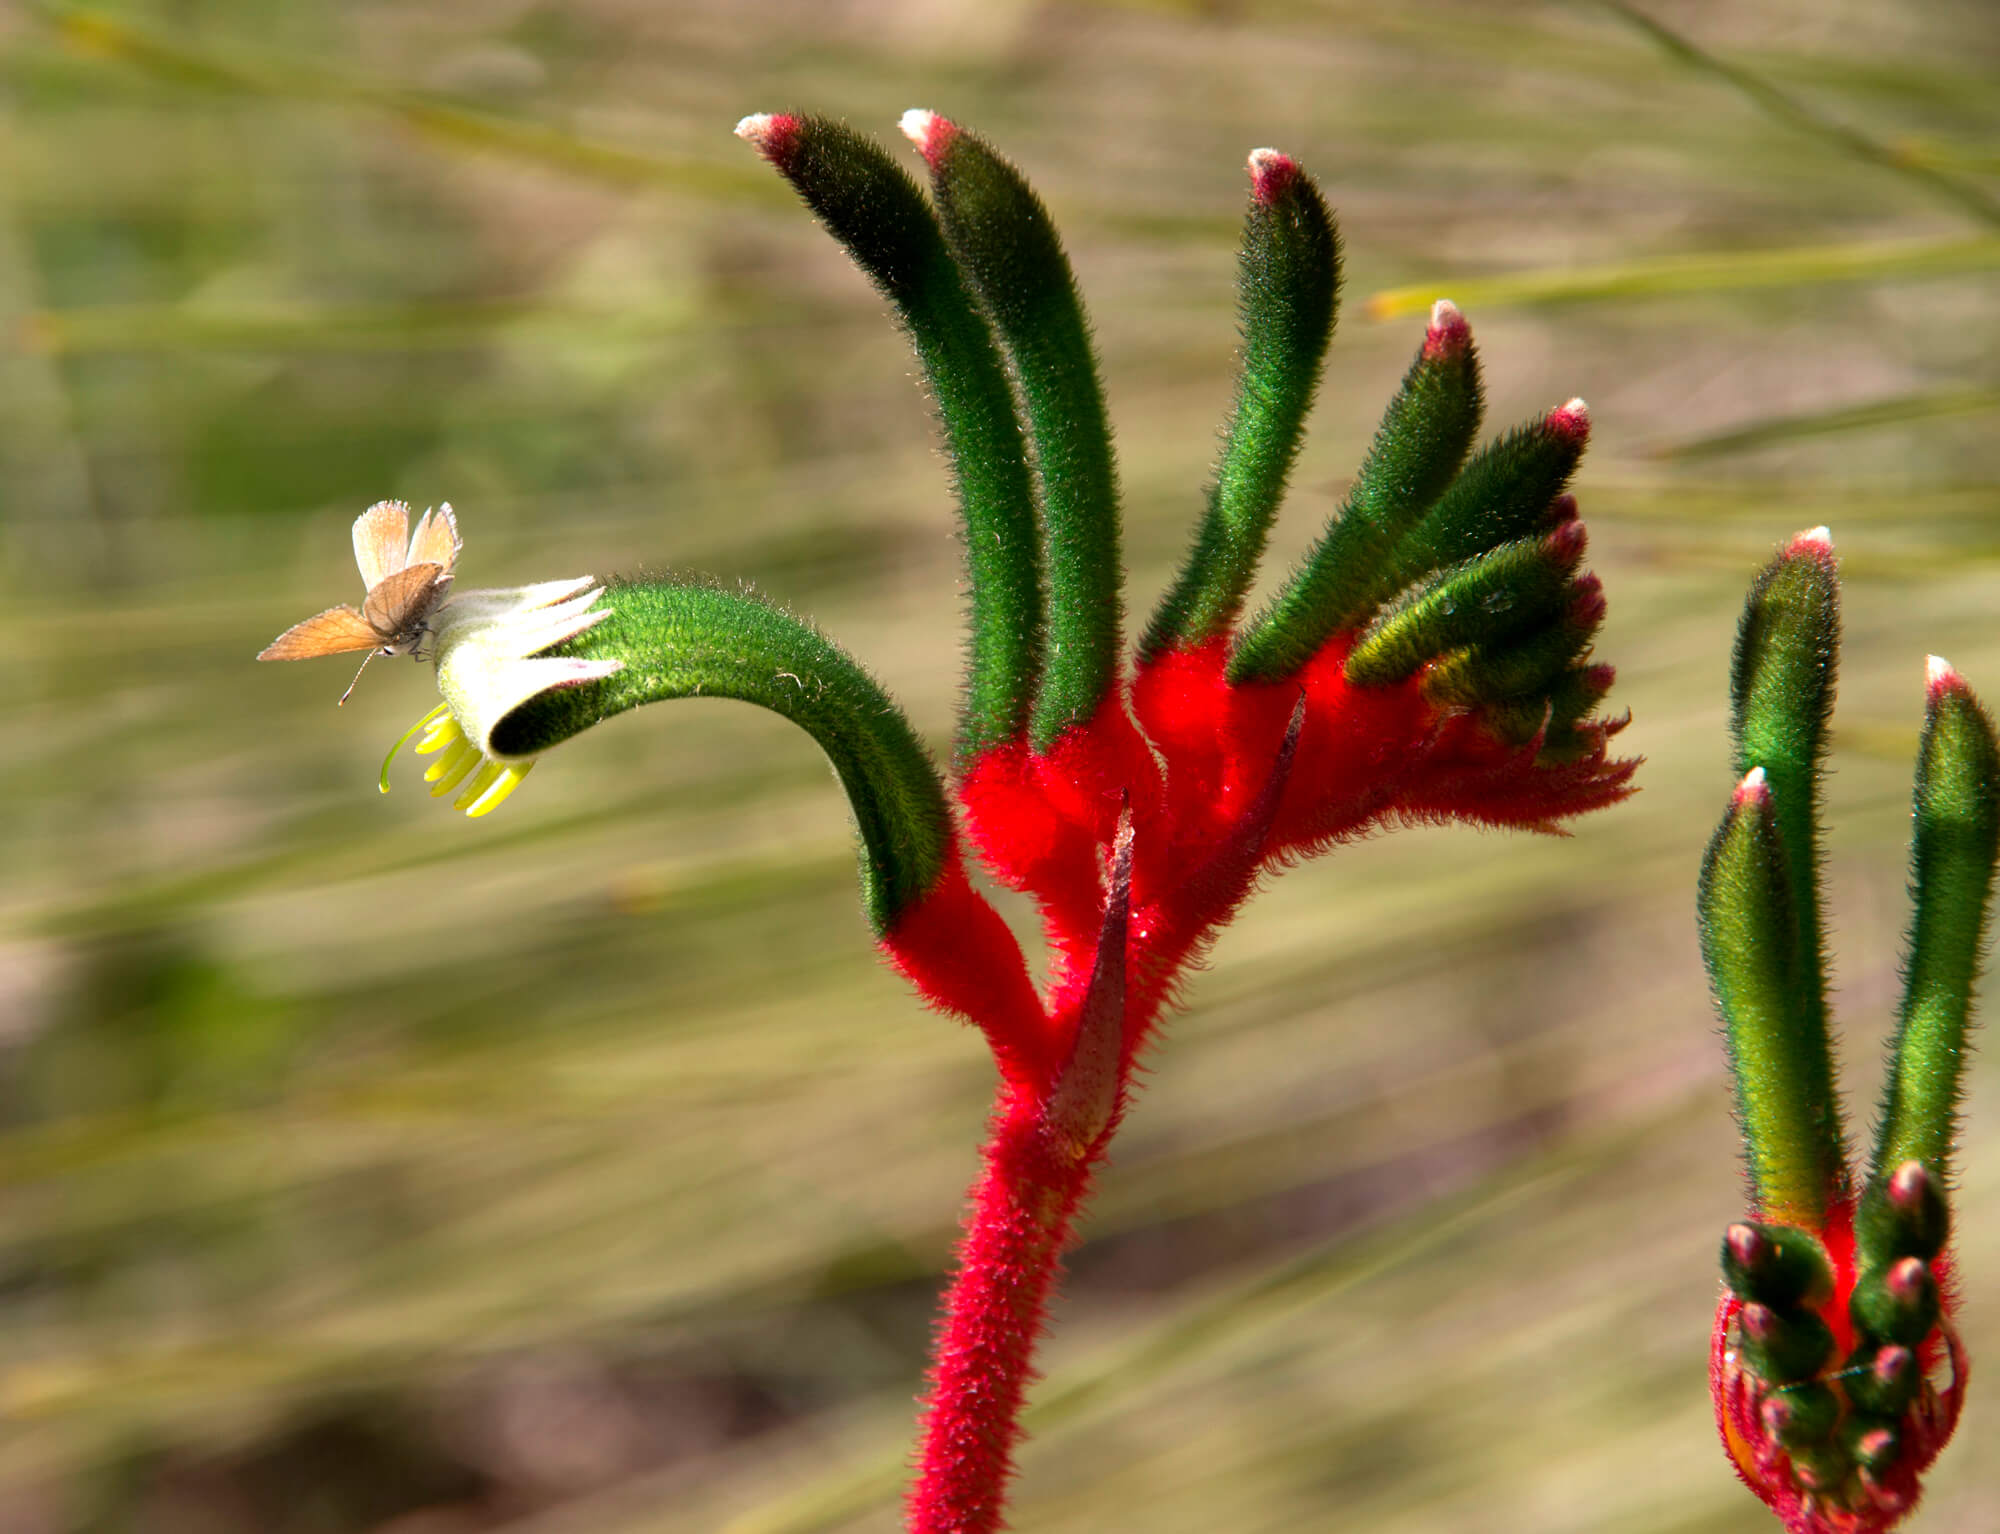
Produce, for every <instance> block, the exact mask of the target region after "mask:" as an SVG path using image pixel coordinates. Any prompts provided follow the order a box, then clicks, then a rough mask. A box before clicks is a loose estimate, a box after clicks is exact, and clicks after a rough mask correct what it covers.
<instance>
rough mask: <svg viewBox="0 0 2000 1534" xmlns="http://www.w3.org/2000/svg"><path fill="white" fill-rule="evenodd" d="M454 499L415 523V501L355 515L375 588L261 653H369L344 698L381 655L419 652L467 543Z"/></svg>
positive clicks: (299, 656)
mask: <svg viewBox="0 0 2000 1534" xmlns="http://www.w3.org/2000/svg"><path fill="white" fill-rule="evenodd" d="M462 546H463V545H462V543H461V541H460V539H459V536H458V521H457V519H456V518H455V517H453V516H452V514H451V506H450V503H449V502H447V503H446V504H444V505H442V506H439V507H438V508H437V509H436V510H435V511H426V512H425V513H424V514H423V516H421V517H419V518H418V519H417V530H416V531H415V532H414V533H412V532H411V531H410V508H409V507H408V506H406V505H404V504H403V503H402V502H401V501H377V502H376V503H375V504H374V505H373V506H370V507H369V508H368V509H367V510H366V511H364V512H362V513H361V515H360V516H358V517H356V518H355V519H354V562H355V563H356V564H357V565H359V566H360V567H361V580H362V583H363V584H364V585H365V586H366V587H367V588H368V594H367V595H366V596H364V597H363V598H362V600H361V607H360V610H359V611H356V610H355V609H354V608H352V607H349V606H348V605H347V604H346V603H344V602H343V603H342V604H341V605H340V606H338V607H329V608H328V609H327V610H326V611H325V612H323V613H319V614H317V615H316V616H314V617H311V618H308V619H306V620H305V622H303V623H294V624H293V625H292V626H291V627H290V628H288V629H286V630H285V632H284V633H282V634H280V635H279V636H278V637H277V638H276V639H274V640H272V641H271V642H270V643H269V644H268V645H266V646H265V647H264V649H263V651H262V652H261V653H260V654H259V655H258V656H257V659H259V660H311V659H313V658H314V657H315V656H320V655H348V654H352V653H353V652H354V651H356V650H367V651H369V652H370V653H369V654H368V656H367V657H365V658H364V659H363V660H362V662H361V669H360V670H358V671H356V672H355V673H354V682H349V683H348V684H347V691H346V692H344V693H342V694H341V695H340V701H341V702H342V703H345V702H346V701H347V699H348V695H349V694H351V693H352V692H353V691H354V683H355V682H359V681H360V680H361V672H362V671H365V670H367V669H368V662H369V661H370V660H373V659H374V658H375V656H376V655H403V654H409V655H414V654H416V651H417V646H418V645H419V644H421V643H422V641H423V638H424V636H425V635H426V634H428V633H429V632H430V619H431V614H433V613H435V612H436V611H437V610H438V608H439V607H440V606H441V605H442V604H443V602H444V599H445V597H446V596H447V595H448V594H449V593H450V591H451V573H452V567H453V566H454V565H455V564H456V563H457V562H458V551H459V549H460V548H461V547H462Z"/></svg>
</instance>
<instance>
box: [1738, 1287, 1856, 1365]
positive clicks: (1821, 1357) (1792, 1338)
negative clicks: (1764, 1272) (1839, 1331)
mask: <svg viewBox="0 0 2000 1534" xmlns="http://www.w3.org/2000/svg"><path fill="white" fill-rule="evenodd" d="M1737 1325H1738V1327H1739V1329H1740V1331H1741V1333H1742V1337H1743V1353H1744V1356H1745V1358H1747V1359H1748V1360H1749V1363H1750V1367H1751V1369H1752V1370H1753V1371H1754V1372H1755V1373H1756V1375H1757V1376H1758V1378H1760V1379H1763V1380H1766V1381H1768V1382H1769V1383H1771V1384H1773V1385H1789V1384H1793V1383H1795V1382H1797V1381H1799V1380H1809V1379H1811V1378H1812V1377H1813V1376H1814V1375H1815V1374H1818V1373H1819V1371H1820V1369H1821V1368H1822V1367H1823V1366H1824V1365H1825V1363H1826V1360H1827V1355H1828V1354H1830V1353H1831V1352H1832V1351H1833V1331H1832V1329H1831V1328H1830V1327H1828V1325H1827V1324H1826V1323H1825V1322H1824V1321H1822V1320H1821V1319H1820V1318H1819V1317H1818V1316H1817V1315H1815V1314H1814V1313H1813V1312H1812V1311H1810V1310H1786V1311H1779V1310H1773V1309H1772V1308H1771V1307H1770V1306H1768V1305H1758V1304H1755V1303H1752V1304H1749V1305H1745V1306H1744V1307H1743V1309H1742V1311H1741V1313H1740V1314H1739V1315H1738V1317H1737Z"/></svg>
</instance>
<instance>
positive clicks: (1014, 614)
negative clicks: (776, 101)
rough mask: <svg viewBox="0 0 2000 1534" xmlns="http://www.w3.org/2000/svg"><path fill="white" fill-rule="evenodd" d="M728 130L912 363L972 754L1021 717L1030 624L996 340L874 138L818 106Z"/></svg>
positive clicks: (910, 184)
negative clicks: (931, 410)
mask: <svg viewBox="0 0 2000 1534" xmlns="http://www.w3.org/2000/svg"><path fill="white" fill-rule="evenodd" d="M736 132H737V134H738V135H739V136H740V137H742V138H744V139H746V140H748V141H749V142H750V143H751V144H753V145H755V146H756V148H757V150H758V151H759V152H760V153H761V154H763V155H764V156H765V158H767V159H768V160H770V162H771V163H772V164H773V165H774V166H775V167H776V168H777V169H778V171H779V172H780V173H781V174H782V175H783V176H785V178H786V179H787V180H789V181H790V182H791V183H792V185H793V186H795V187H796V188H797V189H798V191H799V195H800V196H802V197H803V198H805V200H806V202H807V204H808V205H809V206H810V207H811V208H812V210H813V212H815V213H817V214H818V215H819V217H820V218H821V219H822V220H823V221H824V222H825V224H826V227H827V230H828V232H829V233H831V234H832V235H833V237H834V238H835V239H837V240H839V241H840V243H841V244H842V245H844V246H845V247H846V248H847V251H848V254H849V255H851V256H852V257H853V258H854V260H855V263H856V264H857V265H858V266H860V268H861V269H862V271H864V272H866V273H867V274H868V277H869V280H870V281H872V282H873V283H874V284H875V286H876V288H877V289H878V290H879V291H880V292H881V294H882V296H883V297H885V298H887V299H888V300H889V301H890V302H891V303H892V304H894V305H895V306H896V312H897V314H898V315H899V316H900V317H901V319H902V322H903V328H904V329H905V330H906V331H907V332H908V334H909V337H910V340H911V342H912V344H913V345H914V346H915V348H916V352H917V358H918V360H919V361H920V362H921V363H922V365H923V370H924V378H925V381H926V383H927V384H928V385H929V387H930V392H931V398H932V399H933V400H935V401H936V403H937V411H938V418H939V420H940V422H941V423H942V425H943V428H944V439H945V452H946V456H947V457H948V458H949V459H950V462H951V468H952V477H953V481H954V488H955V489H956V492H957V496H958V504H959V509H960V513H961V515H962V518H963V521H964V529H965V559H966V571H967V577H968V584H969V585H970V587H971V611H970V614H969V618H970V630H971V633H970V637H969V640H968V652H967V656H966V687H965V692H964V696H963V698H962V701H961V711H960V718H959V736H958V753H959V756H960V758H961V759H965V758H968V757H971V756H974V755H976V754H977V753H978V752H980V751H981V750H984V749H985V748H986V747H989V746H994V745H998V744H999V743H1000V742H1002V741H1004V740H1009V739H1012V738H1013V737H1014V736H1016V735H1018V734H1019V733H1020V732H1021V731H1022V729H1024V728H1025V727H1026V725H1027V722H1028V717H1027V716H1028V710H1029V707H1030V705H1031V703H1032V701H1033V697H1034V683H1035V679H1036V675H1037V671H1038V667H1039V658H1038V647H1039V644H1040V628H1041V623H1042V575H1041V555H1040V551H1039V548H1038V545H1037V531H1036V523H1035V502H1034V486H1033V482H1032V480H1031V479H1030V476H1029V473H1028V455H1027V447H1026V444H1025V442H1024V440H1023V438H1022V435H1021V425H1020V421H1019V419H1018V418H1017V416H1016V414H1015V411H1014V398H1013V393H1012V390H1011V389H1010V387H1009V385H1008V382H1007V371H1006V367H1005V365H1004V364H1003V363H1002V361H1001V360H1000V352H999V348H998V347H997V346H995V344H994V341H993V333H992V330H991V328H990V327H989V326H988V325H987V323H986V319H985V317H984V316H983V315H981V314H980V313H979V311H978V309H977V308H976V307H975V306H974V304H973V302H972V296H971V294H970V293H968V292H967V291H966V287H965V282H964V280H963V278H962V277H961V275H960V273H959V268H958V263H957V262H956V261H954V260H953V259H952V255H951V252H950V250H949V248H948V247H947V246H946V244H945V239H944V234H943V231H942V230H940V229H939V227H938V223H937V219H936V218H935V216H934V215H933V214H932V213H931V210H930V205H929V204H928V203H927V202H926V201H925V199H924V195H923V193H922V191H921V190H919V188H918V187H917V184H916V182H915V181H914V180H912V179H911V178H910V176H909V174H908V173H907V172H905V171H904V170H903V168H902V167H901V166H899V165H897V164H896V163H895V162H894V161H893V160H891V159H890V158H889V156H888V154H887V153H886V152H885V151H884V150H883V149H882V148H881V147H880V146H879V145H877V144H875V143H874V142H873V141H872V140H870V139H867V138H864V137H863V136H862V135H860V134H858V133H856V132H855V131H854V130H853V129H851V128H848V127H847V126H845V125H844V124H841V123H835V122H831V121H829V120H828V119H826V118H823V117H792V116H779V115H760V116H756V117H746V118H744V119H743V121H742V122H740V123H738V124H737V125H736Z"/></svg>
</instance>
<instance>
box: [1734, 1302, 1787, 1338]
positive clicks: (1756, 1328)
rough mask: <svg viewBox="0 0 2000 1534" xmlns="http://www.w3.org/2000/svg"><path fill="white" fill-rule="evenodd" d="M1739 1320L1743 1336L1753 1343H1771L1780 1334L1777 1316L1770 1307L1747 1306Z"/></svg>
mask: <svg viewBox="0 0 2000 1534" xmlns="http://www.w3.org/2000/svg"><path fill="white" fill-rule="evenodd" d="M1738 1319H1739V1321H1740V1323H1741V1325H1742V1327H1743V1334H1744V1335H1745V1336H1746V1337H1748V1338H1750V1339H1751V1341H1753V1342H1769V1341H1770V1340H1771V1339H1772V1338H1773V1337H1775V1336H1776V1335H1777V1334H1778V1317H1777V1314H1776V1312H1774V1311H1773V1310H1772V1309H1771V1307H1770V1306H1768V1305H1759V1304H1756V1303H1754V1302H1753V1303H1751V1304H1748V1305H1745V1306H1744V1307H1743V1310H1742V1313H1741V1315H1740V1316H1739V1318H1738Z"/></svg>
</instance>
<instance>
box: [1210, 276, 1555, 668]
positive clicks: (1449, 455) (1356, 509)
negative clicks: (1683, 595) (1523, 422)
mask: <svg viewBox="0 0 2000 1534" xmlns="http://www.w3.org/2000/svg"><path fill="white" fill-rule="evenodd" d="M1484 408H1485V405H1484V400H1483V398H1482V396H1481V392H1480V386H1479V354H1478V352H1477V351H1476V350H1475V349H1474V347H1473V344H1472V332H1471V330H1470V329H1469V328H1467V326H1466V323H1465V318H1464V316H1463V315H1461V314H1460V313H1459V312H1458V310H1457V309H1456V308H1455V307H1454V306H1453V305H1451V304H1449V303H1444V302H1440V303H1439V304H1438V305H1437V306H1436V307H1435V308H1434V309H1433V310H1432V312H1431V324H1430V329H1429V330H1428V331H1427V332H1426V333H1425V336H1424V344H1423V346H1422V348H1421V349H1420V350H1419V351H1418V353H1417V356H1416V360H1415V361H1414V362H1412V363H1411V364H1410V368H1409V371H1408V372H1407V373H1405V374H1404V375H1403V383H1402V387H1401V388H1400V389H1398V390H1397V392H1396V395H1395V398H1393V399H1392V400H1390V402H1389V408H1388V410H1387V411H1386V412H1384V414H1383V416H1382V424H1381V426H1380V427H1379V428H1378V429H1377V430H1376V433H1375V440H1374V442H1373V443H1372V444H1371V445H1370V447H1369V449H1368V456H1367V458H1366V459H1364V460H1363V462H1362V465H1361V470H1360V472H1359V473H1358V474H1357V475H1356V476H1355V479H1354V485H1353V487H1352V488H1351V489H1350V490H1349V491H1348V493H1347V499H1346V501H1345V502H1344V503H1343V505H1342V506H1341V509H1340V512H1339V515H1338V517H1337V519H1336V520H1335V521H1334V523H1333V525H1332V526H1331V527H1329V528H1328V529H1327V531H1326V532H1325V534H1324V535H1322V536H1321V538H1320V540H1319V541H1318V542H1317V543H1316V544H1314V545H1313V547H1312V549H1311V551H1310V552H1309V553H1308V554H1307V555H1306V558H1305V561H1304V563H1302V564H1301V565H1300V566H1299V568H1298V569H1297V570H1296V571H1294V572H1293V574H1292V576H1291V578H1290V579H1289V580H1288V581H1286V583H1285V586H1284V589H1283V590H1282V591H1280V592H1279V594H1278V596H1277V598H1276V600H1274V601H1273V602H1272V603H1271V605H1270V606H1269V607H1267V608H1266V609H1265V610H1264V611H1263V612H1262V613H1261V614H1260V615H1259V616H1258V617H1257V619H1256V620H1255V622H1253V623H1252V624H1250V625H1249V626H1248V628H1247V629H1246V630H1245V632H1244V635H1243V638H1242V640H1241V642H1240V643H1239V644H1238V646H1237V648H1236V653H1235V655H1234V656H1233V657H1232V659H1231V661H1230V665H1229V679H1230V680H1231V681H1232V682H1241V681H1278V680H1281V679H1283V678H1284V677H1287V676H1290V675H1292V674H1293V673H1295V672H1296V671H1297V670H1298V669H1299V667H1301V666H1303V665H1304V664H1305V663H1306V662H1307V661H1308V660H1309V659H1311V658H1312V656H1313V655H1314V654H1316V653H1317V652H1318V651H1319V649H1320V647H1321V646H1322V645H1324V644H1325V643H1326V641H1327V640H1328V639H1329V638H1330V637H1331V636H1332V635H1334V634H1337V633H1339V632H1340V631H1341V630H1343V629H1347V628H1351V627H1353V626H1354V625H1355V624H1356V623H1359V622H1360V621H1361V620H1362V619H1364V618H1366V617H1367V616H1368V614H1369V612H1370V611H1372V610H1373V609H1374V607H1375V606H1376V605H1377V604H1378V603H1379V602H1381V601H1382V600H1383V599H1385V598H1387V597H1389V596H1392V595H1394V593H1395V592H1396V590H1397V589H1398V587H1399V586H1400V585H1403V584H1407V581H1391V580H1390V579H1389V576H1388V573H1387V572H1386V571H1385V569H1384V561H1385V559H1386V558H1387V557H1388V555H1389V552H1390V550H1392V549H1393V548H1394V547H1395V546H1396V545H1397V543H1398V542H1399V541H1400V540H1401V539H1402V538H1403V536H1404V535H1405V534H1406V533H1408V532H1409V531H1410V529H1411V528H1412V527H1414V526H1415V525H1416V524H1417V523H1418V522H1419V521H1420V520H1421V519H1422V518H1423V517H1424V515H1425V513H1427V512H1428V511H1430V509H1431V507H1432V506H1433V505H1434V504H1435V503H1436V502H1437V500H1438V497H1439V496H1440V495H1442V494H1443V493H1444V492H1445V487H1446V486H1448V485H1450V484H1451V483H1452V479H1453V477H1454V476H1455V475H1457V474H1458V472H1459V466H1460V465H1461V464H1463V463H1464V462H1465V455H1466V453H1467V452H1468V451H1469V450H1470V449H1471V447H1472V442H1473V439H1474V438H1475V437H1477V436H1478V435H1479V420H1480V416H1481V414H1482V413H1483V411H1484ZM1468 472H1469V471H1468ZM1551 496H1553V492H1551ZM1544 504H1546V503H1544ZM1496 541H1498V540H1496ZM1487 546H1488V545H1481V546H1480V548H1478V549H1473V550H1470V551H1469V552H1470V553H1475V554H1476V553H1480V552H1483V550H1484V549H1485V548H1486V547H1487ZM1449 562H1453V561H1447V563H1449ZM1426 568H1428V567H1426ZM1415 573H1416V574H1418V575H1421V574H1423V573H1424V571H1422V570H1419V571H1417V572H1415Z"/></svg>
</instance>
